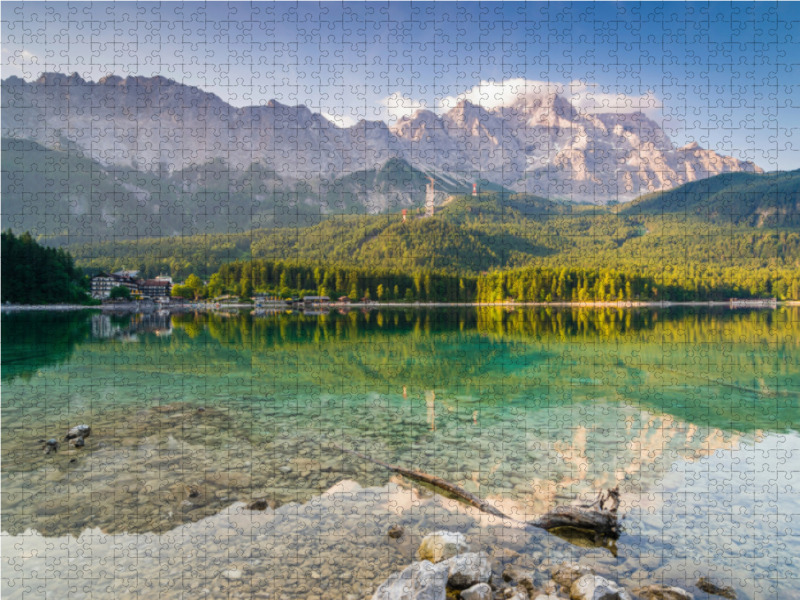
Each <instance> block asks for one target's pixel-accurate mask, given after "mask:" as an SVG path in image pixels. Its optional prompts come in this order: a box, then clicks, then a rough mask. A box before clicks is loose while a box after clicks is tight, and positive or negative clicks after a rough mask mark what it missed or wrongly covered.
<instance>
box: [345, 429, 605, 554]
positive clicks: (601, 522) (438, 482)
mask: <svg viewBox="0 0 800 600" xmlns="http://www.w3.org/2000/svg"><path fill="white" fill-rule="evenodd" d="M332 445H333V446H335V447H336V448H338V449H339V450H341V451H342V452H346V453H348V454H351V455H353V456H356V457H358V458H361V459H363V460H366V461H369V462H371V463H374V464H376V465H380V466H381V467H383V468H385V469H388V470H389V471H392V472H393V473H398V474H399V475H403V476H405V477H408V478H409V479H415V480H417V481H423V482H425V483H429V484H431V485H433V486H436V487H438V488H441V489H443V490H445V491H447V492H449V493H450V494H452V495H454V496H456V497H458V498H461V499H462V500H463V501H464V502H467V503H468V504H471V505H472V506H474V507H476V508H478V509H479V510H482V511H483V512H485V513H488V514H490V515H495V516H497V517H501V518H503V519H509V520H511V521H515V522H517V523H524V524H525V525H529V526H531V527H538V528H540V529H545V530H550V529H556V528H558V527H573V528H575V529H585V530H589V531H592V532H594V533H596V534H599V535H601V536H606V537H609V538H612V539H617V538H618V537H619V534H620V523H619V518H618V516H617V510H618V509H619V487H615V488H612V489H609V490H605V491H603V490H601V491H600V492H599V493H598V495H597V499H596V500H595V501H594V502H592V503H591V504H582V505H577V506H559V507H557V508H555V509H554V510H552V511H550V512H547V513H545V514H543V515H540V516H538V517H536V518H535V519H532V520H530V521H520V520H519V519H515V518H513V517H509V516H508V515H506V514H504V513H503V512H502V511H500V510H498V509H497V508H496V507H495V506H493V505H492V504H491V503H490V502H487V501H486V500H483V499H481V498H479V497H478V496H476V495H475V494H473V493H471V492H468V491H467V490H465V489H464V488H462V487H459V486H457V485H455V484H453V483H450V482H449V481H446V480H444V479H442V478H441V477H436V476H435V475H428V474H427V473H423V472H422V471H414V470H412V469H406V468H404V467H398V466H396V465H390V464H389V463H385V462H383V461H382V460H378V459H376V458H372V457H370V456H367V455H366V454H362V453H361V452H356V451H355V450H350V449H348V448H345V447H343V446H340V445H338V444H332Z"/></svg>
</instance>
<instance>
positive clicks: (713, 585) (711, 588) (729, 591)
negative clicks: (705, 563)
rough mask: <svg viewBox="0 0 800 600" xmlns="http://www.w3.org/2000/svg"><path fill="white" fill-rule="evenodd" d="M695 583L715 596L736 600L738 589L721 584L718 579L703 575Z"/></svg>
mask: <svg viewBox="0 0 800 600" xmlns="http://www.w3.org/2000/svg"><path fill="white" fill-rule="evenodd" d="M695 585H696V586H697V588H698V589H700V590H702V591H704V592H705V593H706V594H712V595H714V596H722V597H723V598H729V599H730V600H736V590H734V589H733V588H732V587H731V586H729V585H721V584H719V583H717V582H716V581H713V580H711V579H709V578H708V577H701V578H700V579H698V580H697V583H696V584H695Z"/></svg>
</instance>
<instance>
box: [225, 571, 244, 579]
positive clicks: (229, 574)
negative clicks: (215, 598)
mask: <svg viewBox="0 0 800 600" xmlns="http://www.w3.org/2000/svg"><path fill="white" fill-rule="evenodd" d="M222 576H223V577H224V578H225V579H241V578H242V572H241V570H239V569H228V570H227V571H223V572H222Z"/></svg>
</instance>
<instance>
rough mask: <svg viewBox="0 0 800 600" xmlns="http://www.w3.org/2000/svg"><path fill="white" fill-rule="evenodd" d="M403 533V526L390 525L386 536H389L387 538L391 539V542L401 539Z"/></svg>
mask: <svg viewBox="0 0 800 600" xmlns="http://www.w3.org/2000/svg"><path fill="white" fill-rule="evenodd" d="M405 531H406V530H405V529H403V526H402V525H392V526H391V527H389V533H388V535H389V537H390V538H392V539H393V540H396V539H398V538H401V537H403V534H404V533H405Z"/></svg>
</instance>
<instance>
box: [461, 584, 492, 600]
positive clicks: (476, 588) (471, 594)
mask: <svg viewBox="0 0 800 600" xmlns="http://www.w3.org/2000/svg"><path fill="white" fill-rule="evenodd" d="M461 600H492V588H491V587H489V584H488V583H478V584H476V585H473V586H472V587H471V588H468V589H466V590H464V591H463V592H461Z"/></svg>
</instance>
